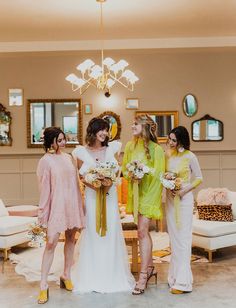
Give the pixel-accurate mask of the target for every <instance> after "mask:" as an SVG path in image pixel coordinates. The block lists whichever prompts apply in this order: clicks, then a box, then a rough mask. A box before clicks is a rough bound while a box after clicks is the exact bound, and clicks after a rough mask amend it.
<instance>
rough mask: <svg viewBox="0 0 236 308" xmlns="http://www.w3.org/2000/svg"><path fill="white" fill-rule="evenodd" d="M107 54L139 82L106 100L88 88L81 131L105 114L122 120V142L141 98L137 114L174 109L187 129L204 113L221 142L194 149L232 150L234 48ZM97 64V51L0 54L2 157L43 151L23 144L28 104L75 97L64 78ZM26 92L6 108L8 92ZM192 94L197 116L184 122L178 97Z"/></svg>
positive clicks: (235, 76) (235, 144)
mask: <svg viewBox="0 0 236 308" xmlns="http://www.w3.org/2000/svg"><path fill="white" fill-rule="evenodd" d="M106 54H107V55H109V56H112V57H113V58H114V59H115V60H119V59H120V58H125V59H126V60H127V61H128V62H129V63H130V69H132V70H133V71H135V73H136V74H137V75H138V76H139V78H140V81H139V82H138V83H137V86H136V88H135V91H134V92H133V93H132V92H131V93H130V92H128V91H127V90H126V89H124V88H123V87H121V86H119V85H118V86H116V87H115V88H114V89H113V90H112V95H111V97H110V98H108V99H107V98H106V97H105V96H104V95H103V93H102V92H97V91H96V90H95V89H89V90H88V91H87V92H86V93H85V94H84V95H83V96H82V100H83V103H85V104H86V103H92V104H93V114H92V115H89V116H88V115H87V116H86V115H84V131H85V128H86V125H87V123H88V121H89V119H90V118H91V117H93V116H96V115H98V114H99V113H101V112H104V111H106V110H111V111H113V112H116V113H117V114H119V115H120V117H121V124H122V133H121V139H122V142H123V143H125V142H127V140H128V139H129V138H130V137H131V132H130V125H131V123H132V119H133V116H134V111H130V110H126V109H125V105H124V102H125V99H126V98H127V97H138V98H139V99H140V110H178V111H179V123H180V124H181V125H185V126H186V127H187V128H188V129H189V130H190V128H191V122H192V121H193V120H196V119H198V118H200V117H202V116H203V115H205V114H206V113H209V114H210V115H211V116H213V117H216V118H218V119H220V120H222V121H223V122H224V134H225V137H224V140H223V141H222V142H212V143H210V142H203V143H196V142H195V143H194V142H192V149H193V150H232V149H233V150H236V138H235V136H234V135H235V131H236V121H235V115H236V74H235V69H234V68H235V67H236V50H232V49H217V50H216V49H195V50H190V49H185V50H158V51H154V50H153V51H147V50H146V51H119V52H118V51H117V52H114V51H112V52H109V51H106ZM88 57H89V58H92V59H93V60H95V61H100V59H99V53H98V52H87V53H85V52H83V53H79V52H78V53H41V54H40V53H35V54H30V53H28V54H27V53H25V54H2V55H0V68H1V69H0V80H1V83H0V102H1V103H2V104H3V105H4V106H5V107H7V108H8V109H9V111H10V112H11V114H12V118H13V123H12V138H13V145H12V147H0V153H1V154H8V153H15V154H17V153H41V150H40V149H28V148H27V146H26V100H27V99H35V98H38V99H40V98H78V97H79V94H78V93H77V92H72V91H71V88H70V85H69V84H68V83H67V82H66V81H65V80H64V78H65V76H66V75H67V74H69V73H70V72H76V70H75V67H76V65H77V64H79V63H80V62H82V61H83V60H84V59H85V58H88ZM16 87H18V88H23V89H24V106H23V107H8V97H7V96H8V88H16ZM188 92H191V93H193V94H195V95H196V97H197V99H198V104H199V110H198V113H197V114H196V115H195V116H194V117H193V118H187V117H186V116H185V115H184V114H183V112H182V98H183V96H184V95H185V94H186V93H188Z"/></svg>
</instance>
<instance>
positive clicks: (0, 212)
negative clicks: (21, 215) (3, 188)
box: [0, 199, 9, 217]
mask: <svg viewBox="0 0 236 308" xmlns="http://www.w3.org/2000/svg"><path fill="white" fill-rule="evenodd" d="M8 215H9V213H8V210H7V209H6V207H5V204H4V203H3V201H2V199H0V217H2V216H8Z"/></svg>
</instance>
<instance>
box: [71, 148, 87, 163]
mask: <svg viewBox="0 0 236 308" xmlns="http://www.w3.org/2000/svg"><path fill="white" fill-rule="evenodd" d="M71 155H72V157H73V158H74V159H75V160H76V159H80V160H82V161H84V151H83V147H82V146H81V145H79V146H77V147H76V148H75V149H74V150H73V151H72V153H71Z"/></svg>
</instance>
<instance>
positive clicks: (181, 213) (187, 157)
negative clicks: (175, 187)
mask: <svg viewBox="0 0 236 308" xmlns="http://www.w3.org/2000/svg"><path fill="white" fill-rule="evenodd" d="M166 171H168V172H174V173H176V174H177V177H179V178H181V180H182V184H181V189H186V191H188V192H187V193H186V194H185V195H184V196H183V197H182V198H180V202H179V203H180V204H179V207H178V213H177V216H176V208H175V202H174V198H173V196H172V194H171V192H170V191H169V190H167V195H166V197H167V198H166V220H167V227H168V233H169V236H170V244H171V262H170V266H169V273H168V283H169V286H170V287H171V288H173V289H177V290H181V291H186V292H190V291H192V283H193V277H192V271H191V265H190V259H191V248H192V219H193V206H194V198H193V193H192V191H191V190H192V189H193V188H195V187H197V186H198V185H199V184H200V183H201V182H202V173H201V169H200V166H199V163H198V160H197V157H196V156H195V155H194V153H192V152H191V151H188V150H184V151H183V152H178V151H173V152H172V153H171V154H169V155H167V161H166ZM176 218H178V220H179V224H178V223H177V220H176Z"/></svg>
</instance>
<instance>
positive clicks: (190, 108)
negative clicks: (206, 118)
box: [182, 93, 198, 118]
mask: <svg viewBox="0 0 236 308" xmlns="http://www.w3.org/2000/svg"><path fill="white" fill-rule="evenodd" d="M182 107H183V112H184V114H185V115H186V116H187V117H189V118H190V117H193V116H194V115H195V114H196V113H197V111H198V102H197V98H196V96H195V95H193V94H191V93H188V94H186V95H185V96H184V98H183V102H182Z"/></svg>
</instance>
